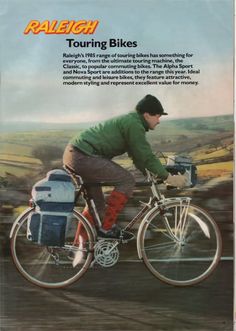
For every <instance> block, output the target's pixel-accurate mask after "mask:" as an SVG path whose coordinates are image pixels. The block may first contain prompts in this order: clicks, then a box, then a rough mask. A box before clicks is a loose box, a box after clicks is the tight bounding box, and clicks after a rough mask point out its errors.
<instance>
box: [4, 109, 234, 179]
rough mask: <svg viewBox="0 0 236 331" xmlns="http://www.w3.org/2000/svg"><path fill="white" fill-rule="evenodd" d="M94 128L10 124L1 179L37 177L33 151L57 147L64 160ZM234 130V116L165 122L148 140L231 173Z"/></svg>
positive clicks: (37, 161)
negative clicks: (70, 146)
mask: <svg viewBox="0 0 236 331" xmlns="http://www.w3.org/2000/svg"><path fill="white" fill-rule="evenodd" d="M92 124H94V123H82V124H45V123H39V124H36V123H34V124H32V123H18V125H17V128H16V123H10V124H9V123H8V125H6V126H5V128H4V130H3V131H2V132H1V134H0V176H6V174H9V173H10V174H12V175H15V176H24V175H26V174H29V173H37V172H38V171H39V170H41V169H42V160H40V159H38V158H37V157H35V156H34V155H33V150H35V149H37V147H38V146H57V147H60V148H61V156H62V151H63V149H64V147H65V146H66V144H67V143H68V141H69V139H70V138H71V137H72V136H73V135H74V134H77V133H79V132H82V130H83V129H84V128H86V127H89V126H91V125H92ZM36 127H37V129H36ZM14 128H15V132H13V131H12V130H13V129H14ZM23 129H24V130H23ZM233 129H234V120H233V115H225V116H215V117H202V118H188V119H177V120H163V121H162V122H161V125H160V126H158V128H157V129H156V130H154V131H152V132H149V133H148V135H147V136H148V140H149V141H150V144H151V145H152V147H153V150H154V151H155V152H156V153H160V152H163V153H165V154H167V155H168V154H171V155H172V154H185V155H186V154H187V155H190V156H192V158H193V160H194V162H195V163H197V164H198V165H199V166H200V165H205V164H208V165H210V164H214V169H215V168H217V167H216V165H215V164H216V163H217V164H218V166H220V163H223V165H221V166H220V169H221V170H222V171H223V172H224V170H223V169H227V172H228V171H229V172H231V171H232V160H233V155H232V151H233V140H234V138H233ZM4 131H5V132H4ZM59 159H61V157H59ZM118 162H121V163H122V164H123V165H124V166H127V167H130V166H131V162H130V161H129V160H128V159H127V156H126V155H123V156H121V157H119V158H118ZM222 166H223V169H222ZM209 167H210V166H208V168H209ZM221 170H219V171H221ZM217 171H218V170H217ZM219 171H218V172H219Z"/></svg>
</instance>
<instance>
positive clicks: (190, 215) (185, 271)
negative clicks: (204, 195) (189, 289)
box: [139, 200, 222, 286]
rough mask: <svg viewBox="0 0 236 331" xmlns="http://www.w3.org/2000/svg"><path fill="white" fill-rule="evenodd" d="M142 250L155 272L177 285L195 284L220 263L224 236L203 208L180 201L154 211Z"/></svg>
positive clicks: (144, 229) (147, 222) (144, 230)
mask: <svg viewBox="0 0 236 331" xmlns="http://www.w3.org/2000/svg"><path fill="white" fill-rule="evenodd" d="M140 231H141V233H140V236H139V238H140V241H139V245H140V253H141V256H142V259H143V262H144V263H145V265H146V266H147V268H148V269H149V270H150V271H151V273H152V274H153V275H154V276H156V277H157V278H159V279H160V280H162V281H164V282H166V283H168V284H171V285H175V286H189V285H194V284H197V283H199V282H201V281H202V280H204V279H205V278H207V277H208V276H209V275H210V274H211V273H212V272H213V270H214V269H215V267H216V266H217V264H218V262H219V259H220V256H221V250H222V239H221V234H220V231H219V229H218V226H217V224H216V223H215V221H214V220H213V219H212V217H211V216H210V215H209V214H208V213H206V212H205V211H204V210H203V209H201V208H199V207H197V206H194V205H192V204H189V203H188V202H187V201H181V200H180V201H178V202H172V203H169V204H167V205H166V206H165V207H164V210H162V211H160V210H159V209H157V208H155V209H154V210H153V211H150V212H149V214H148V215H147V218H146V219H145V221H144V222H143V227H142V228H141V229H140Z"/></svg>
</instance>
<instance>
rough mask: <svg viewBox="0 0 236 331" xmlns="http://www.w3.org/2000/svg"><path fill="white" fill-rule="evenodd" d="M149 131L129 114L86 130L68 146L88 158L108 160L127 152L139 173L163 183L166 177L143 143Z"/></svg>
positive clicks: (134, 116)
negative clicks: (146, 172)
mask: <svg viewBox="0 0 236 331" xmlns="http://www.w3.org/2000/svg"><path fill="white" fill-rule="evenodd" d="M148 129H149V128H148V124H147V122H146V121H145V119H144V118H143V116H142V115H140V114H138V113H136V112H132V113H128V114H126V115H122V116H119V117H115V118H113V119H110V120H108V121H105V122H104V123H102V124H99V125H97V126H95V127H92V128H90V129H88V130H85V131H84V132H82V134H80V135H78V136H75V137H74V138H73V139H72V140H71V141H70V143H71V144H72V145H73V146H75V147H77V148H79V149H80V150H81V151H83V152H84V153H86V154H88V155H99V156H102V157H105V158H108V159H111V158H113V157H114V156H117V155H121V154H123V153H125V152H127V153H128V155H129V156H130V157H131V158H132V160H133V162H134V165H135V166H136V168H138V169H139V170H140V171H141V172H143V173H145V168H147V169H148V170H150V171H151V172H153V173H154V174H156V175H158V176H159V177H161V178H163V179H166V178H167V176H168V174H169V173H168V172H167V171H166V170H165V168H164V167H163V165H162V164H161V162H160V160H159V159H158V158H157V157H156V156H155V155H154V154H153V152H152V149H151V146H150V144H149V143H148V141H147V140H146V131H148Z"/></svg>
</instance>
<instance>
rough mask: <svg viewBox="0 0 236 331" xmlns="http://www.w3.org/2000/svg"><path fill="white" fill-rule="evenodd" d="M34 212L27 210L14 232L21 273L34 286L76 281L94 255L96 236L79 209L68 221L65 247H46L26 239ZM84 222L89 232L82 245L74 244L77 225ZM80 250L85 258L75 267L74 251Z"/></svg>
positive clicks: (14, 251) (13, 243)
mask: <svg viewBox="0 0 236 331" xmlns="http://www.w3.org/2000/svg"><path fill="white" fill-rule="evenodd" d="M31 211H33V209H31V210H29V209H28V210H27V211H26V212H24V213H23V214H22V216H21V217H19V218H18V221H17V223H16V226H15V227H14V231H13V232H12V235H11V254H12V258H13V261H14V263H15V265H16V267H17V269H18V270H19V272H20V273H21V274H22V276H24V277H25V278H26V279H27V280H28V281H30V282H31V283H33V284H34V285H37V286H40V287H44V288H61V287H65V286H68V285H70V284H72V283H74V282H75V281H77V280H78V279H79V278H80V277H82V275H83V274H84V273H85V272H86V271H87V269H88V268H89V265H90V263H91V261H92V258H93V253H92V251H93V245H94V235H93V233H92V231H91V229H90V226H89V225H88V223H87V221H86V220H85V219H84V218H83V217H82V215H81V214H80V213H78V212H77V211H74V212H73V216H72V218H71V220H70V221H69V222H68V224H67V229H66V239H65V245H64V246H63V247H52V246H43V245H39V244H37V243H34V242H32V241H31V240H29V239H28V238H27V223H28V218H29V215H30V213H31ZM79 222H81V223H82V224H83V225H84V228H85V231H86V233H87V238H88V239H87V242H86V244H85V245H84V246H83V247H79V246H78V244H77V245H74V244H73V242H74V239H75V233H76V229H77V226H78V224H79ZM78 250H81V253H82V254H83V255H84V259H83V260H82V261H81V263H80V264H78V265H77V266H76V267H73V265H72V262H73V257H74V254H75V252H77V251H78Z"/></svg>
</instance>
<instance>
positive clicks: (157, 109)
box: [135, 94, 168, 115]
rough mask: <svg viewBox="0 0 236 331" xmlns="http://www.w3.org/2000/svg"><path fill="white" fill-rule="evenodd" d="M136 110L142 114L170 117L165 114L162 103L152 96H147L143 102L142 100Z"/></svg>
mask: <svg viewBox="0 0 236 331" xmlns="http://www.w3.org/2000/svg"><path fill="white" fill-rule="evenodd" d="M135 109H136V111H137V112H138V113H140V114H144V113H149V114H150V115H157V114H160V115H168V114H167V113H165V112H164V109H163V107H162V105H161V103H160V101H159V100H158V99H157V98H156V97H154V96H153V95H151V94H147V95H146V96H145V97H144V98H143V99H142V100H140V101H139V102H138V104H137V106H136V108H135Z"/></svg>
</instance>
